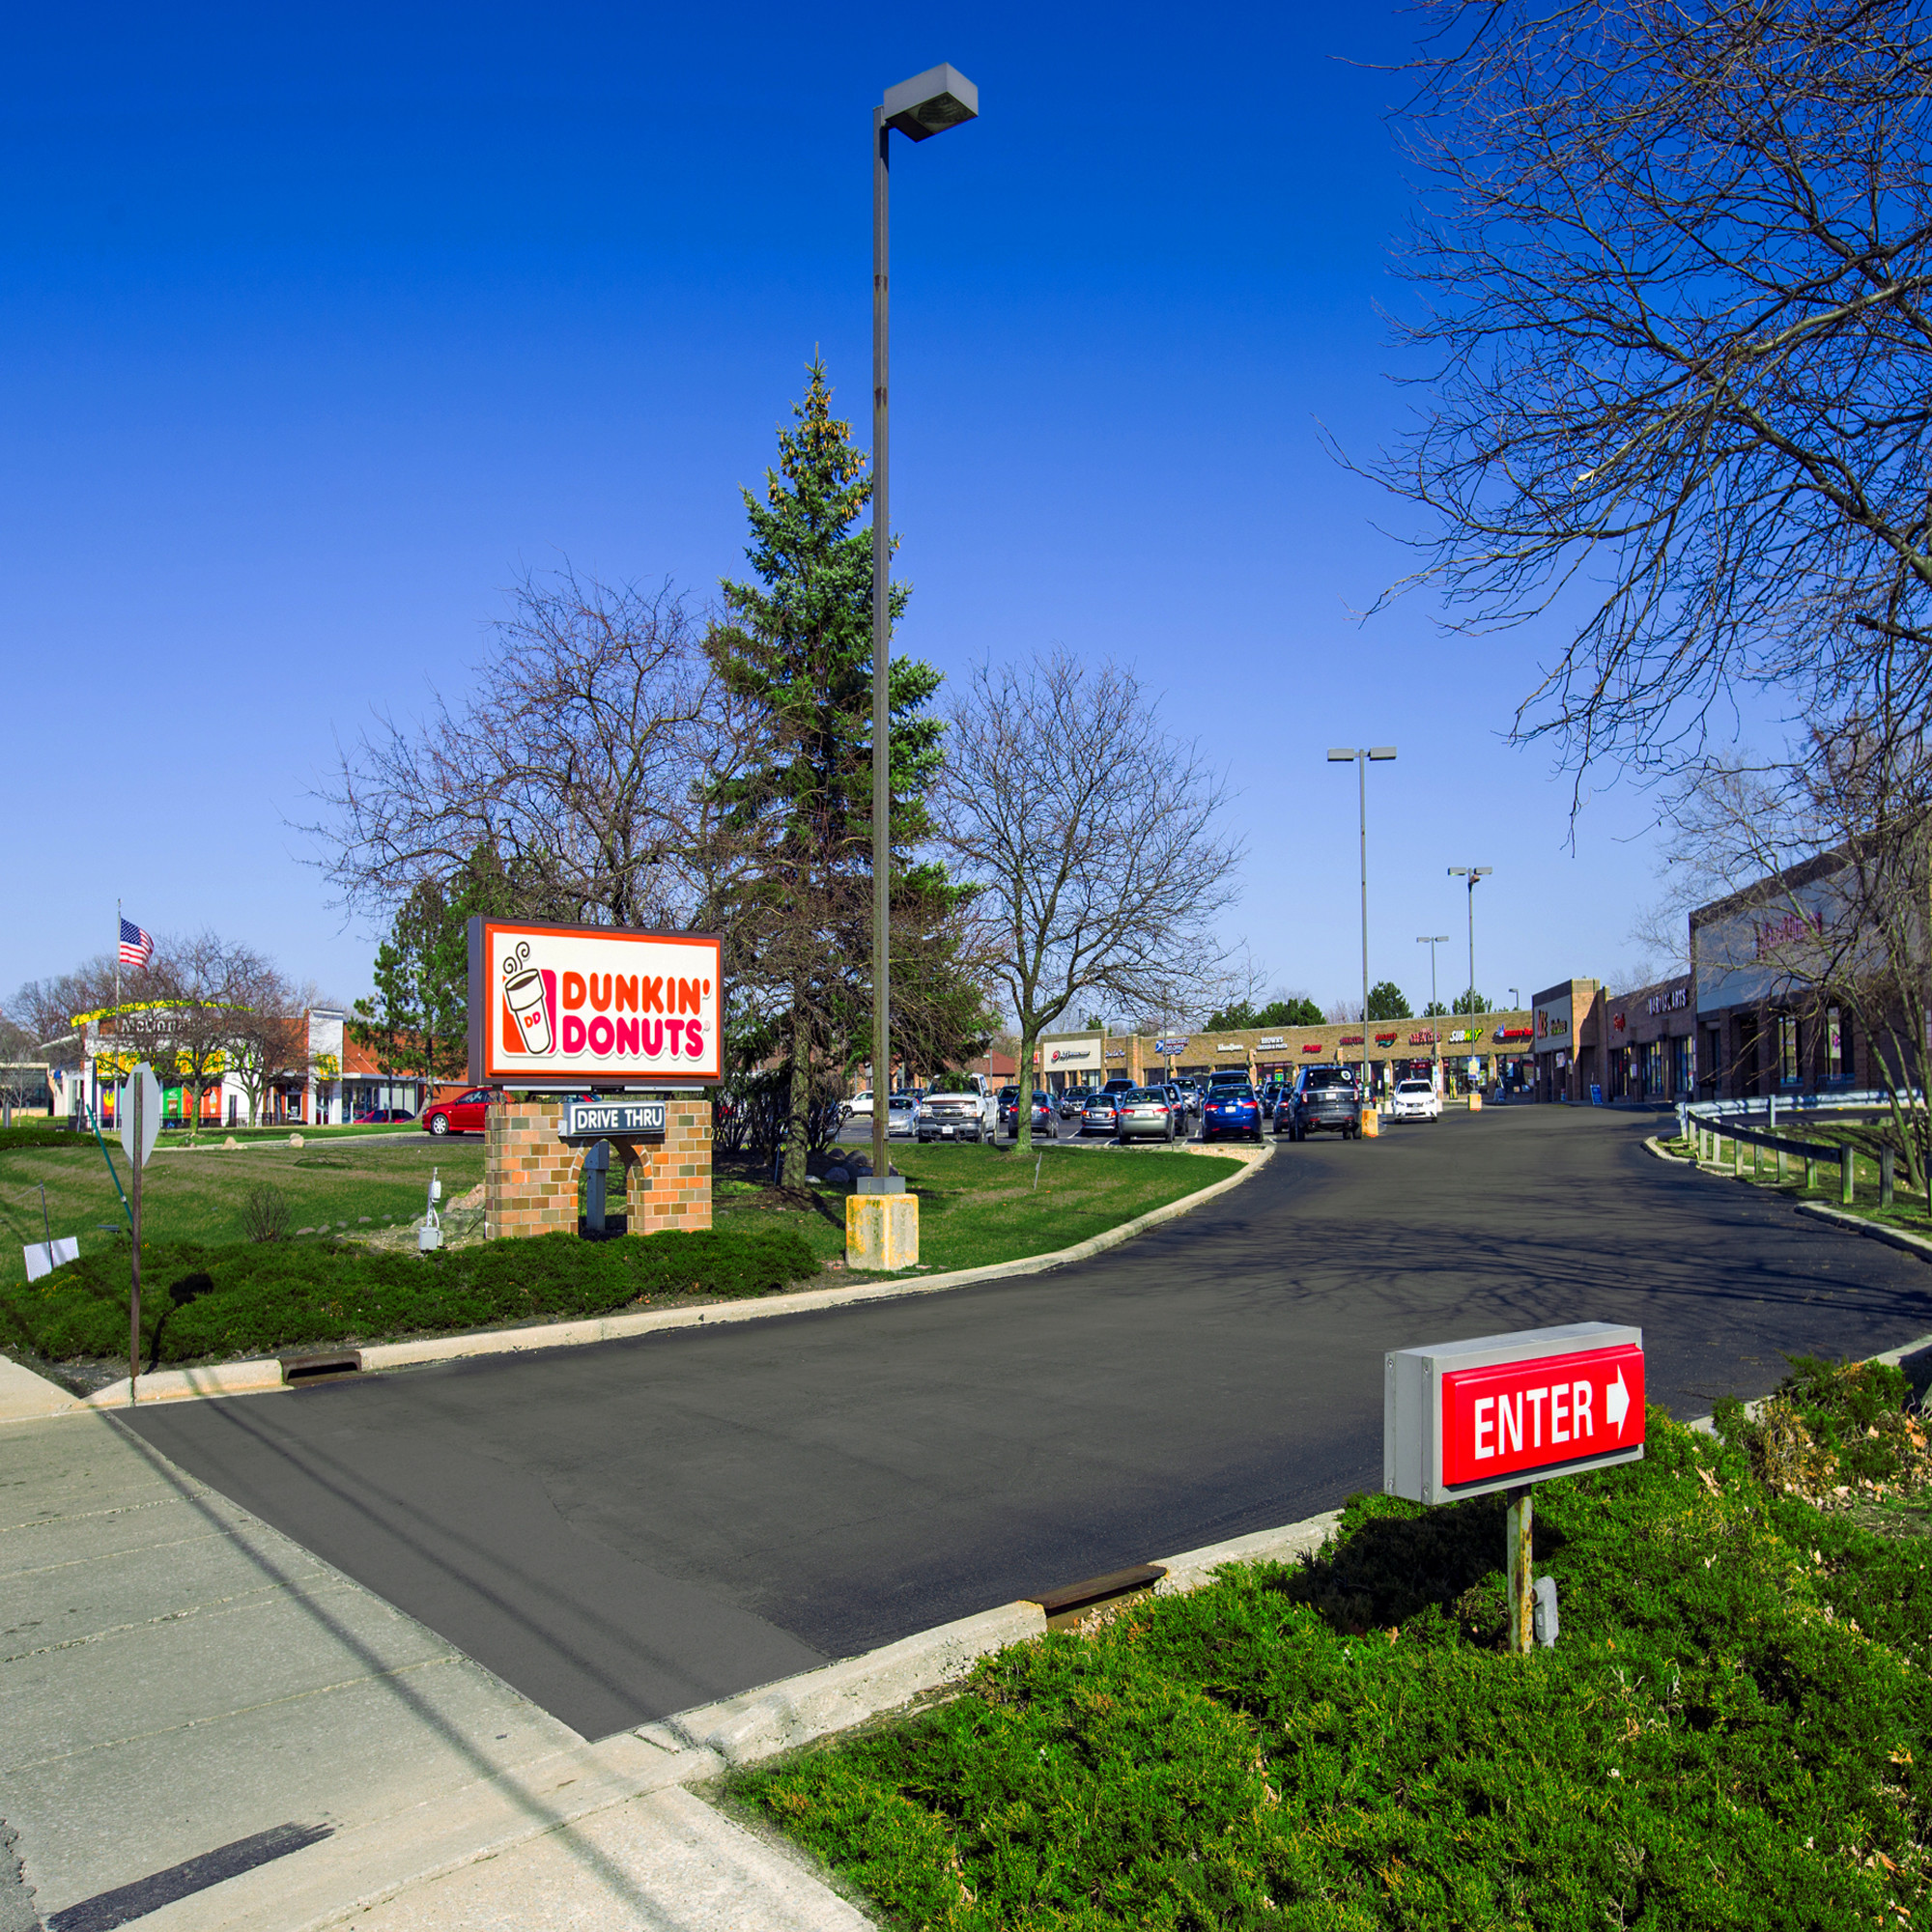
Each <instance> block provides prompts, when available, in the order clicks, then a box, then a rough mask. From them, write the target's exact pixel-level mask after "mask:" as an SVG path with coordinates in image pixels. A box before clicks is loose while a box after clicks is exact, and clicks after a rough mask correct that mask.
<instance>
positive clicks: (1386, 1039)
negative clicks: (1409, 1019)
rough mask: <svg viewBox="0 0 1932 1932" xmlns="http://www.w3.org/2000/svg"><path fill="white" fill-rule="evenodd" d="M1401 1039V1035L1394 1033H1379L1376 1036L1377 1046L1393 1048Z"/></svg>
mask: <svg viewBox="0 0 1932 1932" xmlns="http://www.w3.org/2000/svg"><path fill="white" fill-rule="evenodd" d="M1399 1037H1401V1036H1400V1035H1397V1034H1392V1033H1378V1034H1377V1036H1376V1044H1377V1045H1378V1046H1393V1045H1394V1044H1395V1043H1396V1041H1397V1039H1398V1038H1399Z"/></svg>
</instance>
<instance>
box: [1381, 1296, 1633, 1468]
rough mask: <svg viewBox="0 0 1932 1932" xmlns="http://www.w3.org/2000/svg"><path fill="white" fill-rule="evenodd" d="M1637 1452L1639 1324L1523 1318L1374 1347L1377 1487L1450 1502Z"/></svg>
mask: <svg viewBox="0 0 1932 1932" xmlns="http://www.w3.org/2000/svg"><path fill="white" fill-rule="evenodd" d="M1642 1455H1643V1330H1642V1329H1641V1328H1632V1327H1627V1326H1623V1325H1620V1324H1617V1323H1614V1322H1608V1321H1577V1322H1572V1323H1570V1324H1569V1325H1567V1326H1565V1327H1560V1328H1530V1329H1525V1330H1522V1331H1521V1332H1520V1333H1517V1334H1514V1335H1485V1336H1480V1337H1478V1338H1477V1339H1475V1340H1473V1341H1467V1342H1437V1343H1433V1344H1431V1345H1430V1346H1429V1347H1427V1348H1421V1349H1398V1350H1392V1351H1391V1352H1390V1353H1389V1354H1388V1355H1387V1356H1386V1357H1384V1364H1383V1382H1382V1488H1383V1490H1384V1491H1385V1492H1387V1493H1388V1494H1390V1495H1396V1496H1406V1497H1407V1498H1408V1499H1409V1500H1410V1501H1411V1502H1419V1503H1444V1502H1455V1501H1458V1500H1460V1499H1461V1498H1462V1497H1463V1496H1481V1495H1488V1494H1489V1493H1490V1492H1492V1491H1494V1490H1513V1489H1518V1488H1520V1487H1521V1486H1522V1485H1524V1484H1527V1483H1537V1482H1544V1481H1547V1480H1548V1479H1549V1478H1550V1477H1553V1476H1574V1475H1577V1474H1578V1473H1579V1472H1580V1471H1582V1470H1584V1469H1602V1468H1607V1467H1608V1466H1609V1465H1610V1464H1612V1463H1634V1462H1636V1461H1638V1460H1639V1459H1640V1458H1641V1457H1642Z"/></svg>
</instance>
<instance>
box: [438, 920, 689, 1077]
mask: <svg viewBox="0 0 1932 1932" xmlns="http://www.w3.org/2000/svg"><path fill="white" fill-rule="evenodd" d="M719 964H720V955H719V943H718V941H717V939H716V938H715V937H713V936H711V935H709V934H706V933H692V932H631V931H626V930H621V929H616V928H612V927H610V926H578V925H538V924H535V923H531V922H529V921H519V920H495V919H472V920H471V921H470V922H469V1077H470V1079H471V1080H473V1081H475V1082H477V1083H478V1084H489V1085H493V1086H507V1087H548V1086H556V1085H568V1086H580V1085H582V1086H599V1087H623V1086H639V1085H645V1084H650V1085H655V1084H657V1083H659V1082H664V1083H667V1084H668V1083H672V1082H698V1081H707V1080H717V1079H719V1078H720V1077H721V1076H722V1071H723V1068H722V1063H721V1061H720V1057H719V1037H718V1035H719V1027H718V1017H719V1014H720V1012H721V1011H722V1010H723V1008H724V998H723V988H722V986H721V983H720V972H719Z"/></svg>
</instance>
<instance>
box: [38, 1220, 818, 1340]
mask: <svg viewBox="0 0 1932 1932" xmlns="http://www.w3.org/2000/svg"><path fill="white" fill-rule="evenodd" d="M817 1274H818V1263H817V1262H816V1260H815V1259H814V1258H813V1256H812V1254H811V1250H810V1248H809V1247H808V1246H807V1245H806V1242H805V1241H804V1239H803V1238H802V1237H801V1236H798V1235H797V1234H795V1233H792V1232H790V1231H789V1230H784V1231H770V1232H767V1231H763V1230H759V1231H756V1232H750V1233H748V1232H742V1231H740V1230H737V1229H731V1228H714V1229H709V1230H703V1231H696V1232H691V1233H684V1232H671V1233H668V1234H662V1235H652V1236H646V1237H642V1238H639V1239H636V1240H631V1239H620V1240H611V1241H582V1240H579V1239H577V1238H576V1237H575V1236H571V1235H561V1234H559V1235H544V1236H538V1237H537V1238H535V1239H531V1240H521V1241H486V1242H483V1243H481V1244H480V1245H478V1246H476V1247H469V1248H458V1249H454V1250H449V1251H445V1252H442V1253H438V1254H430V1255H412V1254H394V1253H380V1252H377V1251H374V1250H371V1249H368V1248H363V1247H358V1246H356V1245H355V1244H354V1243H351V1242H330V1243H327V1244H321V1243H309V1242H303V1243H302V1244H300V1245H299V1246H291V1245H287V1244H284V1243H281V1242H262V1243H243V1244H240V1245H234V1246H221V1247H210V1246H205V1245H202V1244H200V1243H197V1242H189V1241H182V1242H159V1241H156V1242H143V1243H142V1246H141V1332H142V1337H143V1349H144V1351H145V1352H146V1354H147V1355H148V1358H149V1359H150V1360H151V1361H154V1362H185V1361H197V1360H203V1359H206V1358H208V1357H211V1356H214V1357H222V1356H235V1355H255V1354H265V1353H269V1352H270V1351H272V1350H277V1349H287V1348H301V1347H305V1346H311V1345H315V1344H320V1343H356V1342H370V1341H375V1340H378V1339H380V1338H382V1337H384V1336H390V1335H404V1334H446V1333H449V1332H450V1331H452V1330H457V1329H465V1328H486V1327H489V1326H492V1325H493V1324H496V1323H499V1322H506V1321H548V1320H558V1319H567V1318H570V1317H575V1316H590V1315H603V1314H608V1313H610V1312H611V1310H612V1309H617V1308H622V1307H624V1306H625V1305H626V1304H627V1303H629V1302H633V1301H636V1300H638V1299H639V1298H640V1297H644V1296H649V1297H651V1298H652V1299H657V1298H659V1297H662V1296H668V1295H679V1294H703V1295H718V1296H726V1297H732V1298H736V1297H741V1296H753V1295H764V1294H776V1293H780V1292H781V1291H782V1290H783V1289H785V1288H787V1287H789V1286H790V1285H791V1284H792V1283H794V1282H799V1281H806V1280H810V1279H812V1278H815V1277H816V1275H817ZM0 1336H4V1337H5V1339H6V1340H7V1341H9V1342H10V1343H13V1344H14V1345H16V1346H20V1347H23V1348H26V1349H29V1350H32V1351H33V1352H35V1353H36V1354H38V1355H40V1356H42V1357H43V1358H44V1359H46V1360H49V1361H65V1360H70V1359H72V1358H74V1357H77V1356H94V1357H102V1356H106V1357H112V1356H114V1355H116V1354H118V1353H124V1352H125V1351H126V1350H127V1347H128V1248H127V1246H126V1245H125V1244H123V1245H120V1246H117V1247H115V1248H112V1249H109V1250H107V1251H105V1252H103V1253H101V1254H98V1255H87V1256H83V1257H82V1258H81V1259H80V1260H79V1261H77V1262H71V1263H69V1264H68V1265H67V1266H66V1267H61V1268H56V1269H55V1270H54V1271H53V1272H52V1273H51V1274H48V1275H43V1277H42V1278H41V1279H40V1280H39V1281H36V1282H29V1283H26V1284H24V1285H22V1286H19V1287H14V1288H11V1289H7V1290H4V1291H0Z"/></svg>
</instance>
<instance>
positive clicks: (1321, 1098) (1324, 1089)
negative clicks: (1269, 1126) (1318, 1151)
mask: <svg viewBox="0 0 1932 1932" xmlns="http://www.w3.org/2000/svg"><path fill="white" fill-rule="evenodd" d="M1274 1130H1275V1132H1276V1134H1277V1135H1280V1134H1286V1135H1287V1136H1288V1137H1289V1139H1290V1140H1292V1141H1305V1140H1306V1139H1307V1138H1308V1136H1309V1135H1310V1134H1322V1133H1335V1134H1340V1135H1341V1136H1342V1138H1343V1139H1344V1140H1345V1141H1352V1140H1357V1139H1359V1138H1360V1136H1361V1132H1362V1104H1361V1100H1360V1098H1359V1097H1358V1096H1357V1094H1356V1091H1355V1070H1354V1068H1353V1067H1351V1066H1304V1067H1302V1068H1301V1070H1300V1071H1299V1072H1298V1073H1296V1074H1295V1076H1294V1090H1293V1093H1291V1094H1288V1095H1287V1096H1286V1097H1285V1098H1284V1099H1283V1100H1282V1102H1281V1104H1280V1105H1279V1106H1278V1107H1276V1109H1275V1110H1274Z"/></svg>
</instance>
